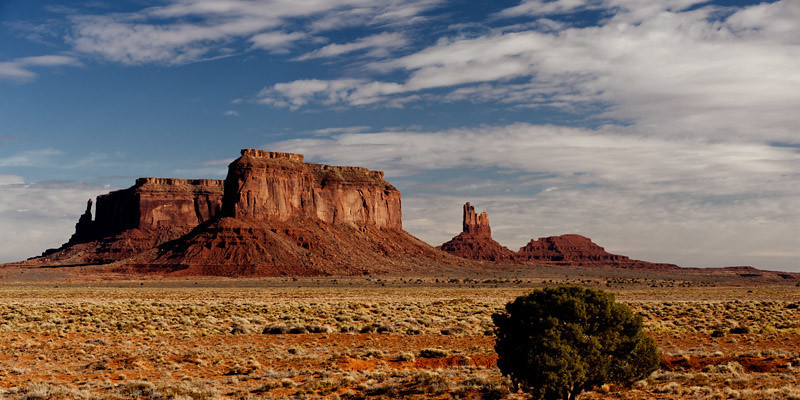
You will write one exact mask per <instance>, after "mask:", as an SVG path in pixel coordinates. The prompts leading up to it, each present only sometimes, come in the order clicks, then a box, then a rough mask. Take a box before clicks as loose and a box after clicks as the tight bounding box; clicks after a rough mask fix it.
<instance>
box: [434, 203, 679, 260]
mask: <svg viewBox="0 0 800 400" xmlns="http://www.w3.org/2000/svg"><path fill="white" fill-rule="evenodd" d="M439 248H440V249H441V250H444V251H446V252H448V253H451V254H453V255H457V256H459V257H465V258H469V259H473V260H483V261H493V262H513V263H532V264H555V265H584V266H616V267H627V268H654V269H674V268H679V267H678V266H677V265H673V264H656V263H650V262H647V261H639V260H631V259H630V258H628V257H626V256H621V255H617V254H611V253H609V252H607V251H605V249H603V248H602V247H600V246H598V245H597V244H595V243H594V242H592V240H591V239H589V238H587V237H585V236H581V235H577V234H568V235H561V236H549V237H542V238H539V239H537V240H533V239H531V241H530V242H528V244H526V245H525V246H523V247H522V248H520V249H519V251H517V252H513V251H511V250H509V249H508V248H506V247H504V246H503V245H501V244H500V243H497V242H496V241H495V240H494V239H492V230H491V228H490V227H489V216H488V214H487V213H486V212H485V211H484V212H482V213H480V215H478V214H476V212H475V208H474V207H473V206H472V205H471V204H470V203H469V202H467V203H466V204H464V217H463V228H462V232H461V233H460V234H458V236H456V237H454V238H453V239H451V240H450V241H449V242H447V243H444V244H442V245H441V246H439Z"/></svg>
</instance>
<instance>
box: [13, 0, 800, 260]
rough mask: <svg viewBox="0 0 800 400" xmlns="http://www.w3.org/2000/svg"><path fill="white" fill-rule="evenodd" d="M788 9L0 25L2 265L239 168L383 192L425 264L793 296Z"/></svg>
mask: <svg viewBox="0 0 800 400" xmlns="http://www.w3.org/2000/svg"><path fill="white" fill-rule="evenodd" d="M799 110H800V1H797V0H781V1H763V2H762V1H744V0H741V1H734V0H727V1H700V0H660V1H651V0H554V1H547V0H492V1H477V2H476V1H467V0H228V1H211V0H161V1H144V0H128V1H124V0H114V1H95V0H86V1H82V0H70V1H27V0H2V1H0V262H7V261H16V260H20V259H24V258H27V257H31V256H35V255H38V254H40V253H41V252H42V251H43V250H45V249H46V248H52V247H58V246H59V245H60V244H62V243H64V242H65V241H66V240H67V239H68V238H69V236H70V235H71V234H72V232H73V230H74V224H75V223H76V222H77V220H78V217H79V216H80V214H81V213H82V212H83V211H84V209H85V207H86V201H87V200H88V199H89V198H92V197H94V196H96V195H98V194H102V193H106V192H108V191H110V190H116V189H120V188H125V187H129V186H131V185H133V183H134V180H135V178H137V177H142V176H156V177H176V178H219V179H222V178H224V176H225V173H226V170H227V164H228V163H230V162H231V161H232V160H233V159H235V158H236V157H237V156H238V154H239V150H240V149H242V148H261V149H265V150H271V151H287V152H295V153H302V154H304V155H305V156H306V160H307V161H311V162H319V163H329V164H334V165H356V166H365V167H368V168H370V169H378V170H383V171H385V172H386V179H387V180H388V181H389V182H390V183H392V184H393V185H394V186H395V187H397V188H398V189H399V190H400V191H401V192H402V193H403V210H402V211H403V224H404V228H405V229H406V230H407V231H409V232H410V233H411V234H414V235H416V236H418V237H419V238H421V239H423V240H425V241H427V242H428V243H430V244H431V245H439V244H441V243H443V242H445V241H447V240H449V239H450V238H451V237H452V236H455V235H456V234H458V233H459V232H460V230H461V212H462V210H461V206H462V205H463V203H465V202H467V201H469V202H471V203H472V204H473V205H474V206H476V209H477V210H478V211H487V212H488V213H489V219H490V221H491V225H492V233H493V236H494V238H495V239H496V240H497V241H499V242H500V243H502V244H503V245H505V246H507V247H509V248H510V249H512V250H517V249H518V248H520V247H522V246H523V245H525V244H526V243H527V242H528V241H529V240H530V239H532V238H538V237H543V236H551V235H560V234H567V233H578V234H582V235H585V236H588V237H590V238H592V239H593V240H594V241H595V242H596V243H598V244H599V245H601V246H604V247H605V248H606V250H608V251H610V252H613V253H617V254H624V255H627V256H630V257H631V258H636V259H643V260H647V261H653V262H666V263H674V264H678V265H681V266H687V267H722V266H739V265H751V266H755V267H758V268H764V269H773V270H785V271H798V272H800V132H798V128H799V127H800V111H799Z"/></svg>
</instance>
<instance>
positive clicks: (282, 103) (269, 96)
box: [257, 79, 402, 109]
mask: <svg viewBox="0 0 800 400" xmlns="http://www.w3.org/2000/svg"><path fill="white" fill-rule="evenodd" d="M400 91H402V88H401V87H400V85H397V84H394V83H382V82H369V81H366V80H363V79H336V80H320V79H305V80H297V81H293V82H289V83H278V84H275V85H274V86H272V87H267V88H264V89H262V90H261V91H260V92H259V93H258V96H257V97H258V101H259V102H260V103H262V104H268V105H273V106H277V107H290V108H292V109H297V108H299V107H300V106H303V105H306V104H308V103H310V102H312V101H317V102H321V103H323V104H337V103H342V102H344V103H349V104H353V105H364V104H370V103H373V102H376V101H380V100H381V98H382V96H384V95H387V94H391V93H397V92H400Z"/></svg>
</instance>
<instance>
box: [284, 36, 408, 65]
mask: <svg viewBox="0 0 800 400" xmlns="http://www.w3.org/2000/svg"><path fill="white" fill-rule="evenodd" d="M407 45H408V39H406V37H405V36H403V35H402V34H400V33H381V34H378V35H374V36H368V37H365V38H361V39H358V40H356V41H353V42H350V43H342V44H340V43H333V44H329V45H327V46H325V47H322V48H320V49H317V50H314V51H312V52H310V53H306V54H303V55H302V56H300V57H297V60H300V61H302V60H309V59H314V58H326V57H337V56H340V55H342V54H348V53H352V52H356V51H361V50H371V51H370V52H369V54H368V55H369V56H370V57H378V56H380V57H384V56H388V55H389V50H390V49H396V48H402V47H405V46H407Z"/></svg>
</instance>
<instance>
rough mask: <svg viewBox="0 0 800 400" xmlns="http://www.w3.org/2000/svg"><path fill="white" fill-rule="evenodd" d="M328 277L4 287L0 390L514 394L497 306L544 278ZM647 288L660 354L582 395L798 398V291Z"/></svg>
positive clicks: (2, 393) (43, 394)
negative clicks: (655, 364)
mask: <svg viewBox="0 0 800 400" xmlns="http://www.w3.org/2000/svg"><path fill="white" fill-rule="evenodd" d="M332 281H333V280H300V281H299V282H286V281H282V280H281V281H278V280H276V281H273V282H272V284H269V282H267V283H264V282H262V281H254V282H251V283H250V284H249V285H250V286H251V287H241V286H240V285H239V284H238V283H237V285H236V286H239V287H223V286H226V285H227V283H228V282H227V281H214V282H215V283H214V284H210V283H209V282H206V281H203V282H200V284H199V285H195V284H194V282H172V283H159V284H158V285H160V287H153V286H157V285H156V284H155V283H153V282H147V283H146V284H136V283H113V284H108V285H109V286H106V287H85V286H87V284H81V285H78V284H73V285H61V287H58V288H56V287H54V286H53V285H39V286H28V287H24V288H23V287H15V286H6V287H2V288H0V315H2V319H0V398H10V399H250V398H254V399H255V398H258V399H261V398H292V399H295V398H296V399H314V398H329V399H336V398H339V399H361V398H368V397H369V398H381V397H383V398H418V399H430V398H433V399H437V398H438V399H445V398H447V399H449V398H495V399H500V398H508V399H514V398H524V396H523V395H522V394H521V393H513V390H512V388H511V385H510V383H509V382H508V381H507V380H506V379H504V378H503V377H502V376H501V374H500V373H499V371H498V370H497V368H496V367H494V360H495V358H494V357H495V356H494V351H493V348H492V346H493V338H492V336H491V328H492V323H491V314H492V313H494V312H497V311H498V310H501V309H502V307H503V305H504V304H505V303H506V302H507V301H509V300H511V299H513V298H514V297H515V296H517V295H520V294H523V293H525V292H527V291H529V290H530V287H534V286H540V285H543V284H547V282H542V281H541V280H539V281H536V280H534V279H529V280H527V281H520V282H516V281H508V282H505V281H503V280H495V281H490V282H487V283H483V282H484V281H485V280H484V281H480V282H478V284H474V282H466V283H465V282H464V280H460V281H459V282H458V283H455V282H449V280H442V281H440V282H436V281H434V280H433V279H429V280H427V281H423V280H417V279H410V278H387V279H382V280H375V279H372V280H345V279H341V278H340V279H338V280H336V283H335V284H334V283H332ZM607 282H608V281H601V280H597V281H591V282H588V283H587V284H594V285H596V286H597V287H603V286H606V285H607V284H608V283H607ZM573 283H574V282H573ZM381 284H383V286H381ZM614 284H616V283H614ZM92 285H98V283H97V282H95V283H92ZM112 285H113V286H122V287H111V286H112ZM202 286H216V287H202ZM229 286H234V285H229ZM472 286H475V287H472ZM494 286H498V287H494ZM651 286H652V285H651V283H650V282H645V284H638V285H637V284H635V283H634V284H631V285H630V288H627V289H625V288H622V289H614V290H615V291H616V292H617V297H618V299H619V300H621V301H624V302H626V303H628V304H630V305H631V306H632V307H633V308H634V309H636V310H637V311H639V312H641V313H642V314H643V315H644V317H645V321H646V327H647V329H648V331H649V332H650V333H651V334H652V335H653V336H654V337H655V338H656V341H657V342H658V344H659V348H660V349H661V351H662V353H663V354H664V355H665V358H668V359H669V360H670V363H669V364H665V366H664V368H663V369H662V370H659V371H657V372H656V373H654V374H653V375H652V376H651V377H649V378H648V379H646V380H643V381H640V382H636V383H635V384H634V385H633V386H632V387H629V388H627V387H616V386H613V385H610V386H604V387H602V388H597V389H596V390H595V391H594V392H589V393H587V394H586V395H585V398H587V399H600V398H606V397H608V396H609V393H613V395H614V396H616V397H619V398H629V399H638V398H686V397H690V398H701V399H702V398H707V399H770V398H774V399H800V387H799V386H798V382H797V379H798V378H799V377H800V370H797V369H796V368H795V367H794V366H795V365H800V353H798V351H800V347H798V346H799V345H800V334H799V333H800V308H798V307H796V304H797V302H798V300H800V289H798V288H795V287H790V286H772V287H764V288H759V289H747V288H736V287H716V288H705V287H704V288H702V289H701V288H697V287H695V288H686V287H678V286H676V287H668V285H662V286H659V285H656V287H651ZM698 286H699V285H698ZM748 291H751V293H748ZM737 332H738V333H737Z"/></svg>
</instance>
